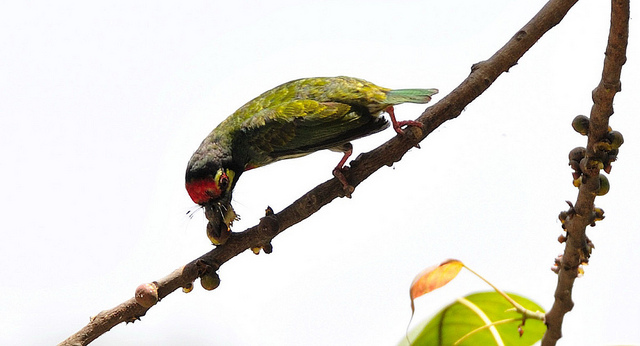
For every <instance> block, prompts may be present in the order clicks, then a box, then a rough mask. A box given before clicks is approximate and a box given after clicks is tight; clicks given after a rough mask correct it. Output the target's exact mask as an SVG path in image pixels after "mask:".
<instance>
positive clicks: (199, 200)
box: [185, 179, 221, 205]
mask: <svg viewBox="0 0 640 346" xmlns="http://www.w3.org/2000/svg"><path fill="white" fill-rule="evenodd" d="M185 187H186V188H187V193H189V197H191V199H192V200H193V201H194V202H195V203H196V204H200V205H204V204H206V203H207V202H209V201H210V200H212V199H216V198H218V197H220V194H221V191H220V186H218V184H216V182H215V180H213V179H200V180H194V181H192V182H188V183H186V184H185Z"/></svg>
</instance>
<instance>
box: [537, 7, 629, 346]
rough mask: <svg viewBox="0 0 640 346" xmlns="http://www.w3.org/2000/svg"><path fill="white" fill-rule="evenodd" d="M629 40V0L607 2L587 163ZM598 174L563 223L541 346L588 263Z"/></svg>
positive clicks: (555, 333) (556, 329) (552, 336)
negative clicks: (606, 31) (605, 39)
mask: <svg viewBox="0 0 640 346" xmlns="http://www.w3.org/2000/svg"><path fill="white" fill-rule="evenodd" d="M628 37H629V0H612V1H611V27H610V29H609V38H608V42H607V50H606V52H605V58H604V67H603V70H602V79H601V80H600V83H599V84H598V86H597V87H596V88H595V89H594V90H593V93H592V97H593V102H594V104H593V107H592V108H591V116H590V121H589V132H588V133H589V134H588V142H587V151H586V158H587V160H591V159H595V158H596V156H597V155H596V152H597V149H596V144H597V143H598V142H600V141H602V139H604V137H605V135H606V134H607V131H608V127H609V117H610V116H611V115H612V114H613V98H614V96H615V95H616V93H617V92H619V91H620V90H621V83H620V74H621V71H622V65H623V64H624V63H625V62H626V60H627V58H626V50H627V41H628ZM599 173H600V170H599V169H595V170H593V171H588V172H583V180H582V185H581V186H580V190H579V192H578V198H577V201H576V203H575V206H574V208H573V209H574V210H572V211H571V215H572V216H571V217H570V218H568V219H567V220H566V222H565V227H566V231H567V241H566V246H565V250H564V254H563V256H562V260H561V263H560V266H559V268H558V269H559V272H558V285H557V286H556V292H555V294H554V297H555V301H554V303H553V306H552V307H551V310H549V312H548V313H547V318H546V321H547V327H548V329H547V332H546V333H545V335H544V337H543V339H542V345H543V346H549V345H555V344H556V342H557V341H558V340H559V339H560V338H561V337H562V321H563V319H564V315H565V314H566V313H567V312H569V311H571V309H572V308H573V301H572V299H571V292H572V289H573V283H574V281H575V279H576V277H577V276H578V267H579V266H580V264H581V263H582V262H584V261H585V260H587V259H588V256H589V254H588V253H585V244H587V243H588V240H587V236H586V227H587V226H588V225H590V224H591V223H592V222H593V213H594V201H595V197H596V191H597V190H598V188H599V179H598V176H599Z"/></svg>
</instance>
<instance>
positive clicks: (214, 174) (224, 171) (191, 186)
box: [185, 166, 239, 245]
mask: <svg viewBox="0 0 640 346" xmlns="http://www.w3.org/2000/svg"><path fill="white" fill-rule="evenodd" d="M238 176H239V174H236V173H235V170H233V169H230V168H224V167H219V168H217V169H211V167H210V166H209V169H196V168H194V167H192V166H189V169H187V176H186V183H185V186H186V188H187V192H188V193H189V197H191V199H192V200H193V201H194V202H195V203H197V204H199V205H201V206H202V207H203V208H204V211H205V216H206V217H207V220H209V223H208V224H207V236H208V237H209V240H211V242H212V243H213V244H214V245H220V244H224V243H225V242H226V240H227V238H229V235H230V234H231V224H232V223H233V221H234V220H236V219H237V218H238V216H237V215H236V213H235V211H234V210H233V207H232V206H231V193H232V191H233V187H234V185H235V182H236V179H237V177H238Z"/></svg>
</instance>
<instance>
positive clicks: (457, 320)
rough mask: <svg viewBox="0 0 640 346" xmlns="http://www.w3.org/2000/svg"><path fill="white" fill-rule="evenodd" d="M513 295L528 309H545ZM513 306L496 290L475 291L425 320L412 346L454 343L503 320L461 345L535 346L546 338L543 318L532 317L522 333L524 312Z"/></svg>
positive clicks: (465, 340)
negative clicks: (519, 312) (474, 331)
mask: <svg viewBox="0 0 640 346" xmlns="http://www.w3.org/2000/svg"><path fill="white" fill-rule="evenodd" d="M509 296H510V297H511V298H513V299H514V300H516V301H517V302H518V303H520V304H521V305H522V306H523V307H525V308H526V309H528V310H532V311H541V312H542V311H544V310H543V309H542V308H541V307H540V306H539V305H537V304H536V303H534V302H532V301H530V300H528V299H526V298H523V297H521V296H518V295H515V294H511V293H509ZM512 308H513V307H512V306H511V304H510V303H509V302H507V301H506V300H505V298H504V297H502V296H501V295H500V294H498V293H496V292H494V291H491V292H482V293H475V294H471V295H469V296H466V297H464V298H460V299H458V300H457V301H456V302H454V303H453V304H451V305H449V306H447V307H445V308H444V309H442V310H441V311H440V312H438V314H437V315H436V316H435V317H434V318H433V319H431V321H429V322H424V323H421V324H420V325H419V326H417V327H416V328H414V329H413V330H412V331H411V333H409V338H410V340H411V344H412V345H427V346H432V345H437V346H440V345H442V346H445V345H453V344H454V343H455V342H456V341H458V340H459V339H461V338H462V337H464V336H465V335H466V334H467V333H469V332H471V331H473V330H476V329H477V328H480V327H483V326H486V325H487V324H491V323H493V322H497V321H502V322H504V323H500V324H497V325H495V326H493V327H490V328H484V329H481V330H479V331H477V332H476V333H474V334H472V335H470V336H468V337H467V338H466V339H464V340H463V341H462V342H460V343H459V345H461V346H465V345H466V346H468V345H508V346H512V345H533V344H534V343H536V342H537V341H538V340H540V339H541V338H542V336H543V335H544V333H545V331H546V326H545V325H544V323H543V322H542V321H539V320H535V319H528V320H526V322H525V325H524V326H523V327H522V330H523V335H522V336H520V333H519V331H518V326H520V325H521V324H522V315H520V314H518V313H517V312H515V311H512V310H510V309H512ZM507 310H510V311H507ZM400 345H407V341H406V340H403V341H401V342H400Z"/></svg>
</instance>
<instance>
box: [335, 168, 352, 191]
mask: <svg viewBox="0 0 640 346" xmlns="http://www.w3.org/2000/svg"><path fill="white" fill-rule="evenodd" d="M348 169H349V167H336V168H334V169H333V176H334V177H336V178H337V179H338V181H340V182H341V183H342V189H343V190H344V193H345V196H347V198H351V193H353V191H354V190H355V188H354V187H353V186H351V185H349V182H347V178H346V177H345V176H344V173H343V172H344V171H347V170H348Z"/></svg>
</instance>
